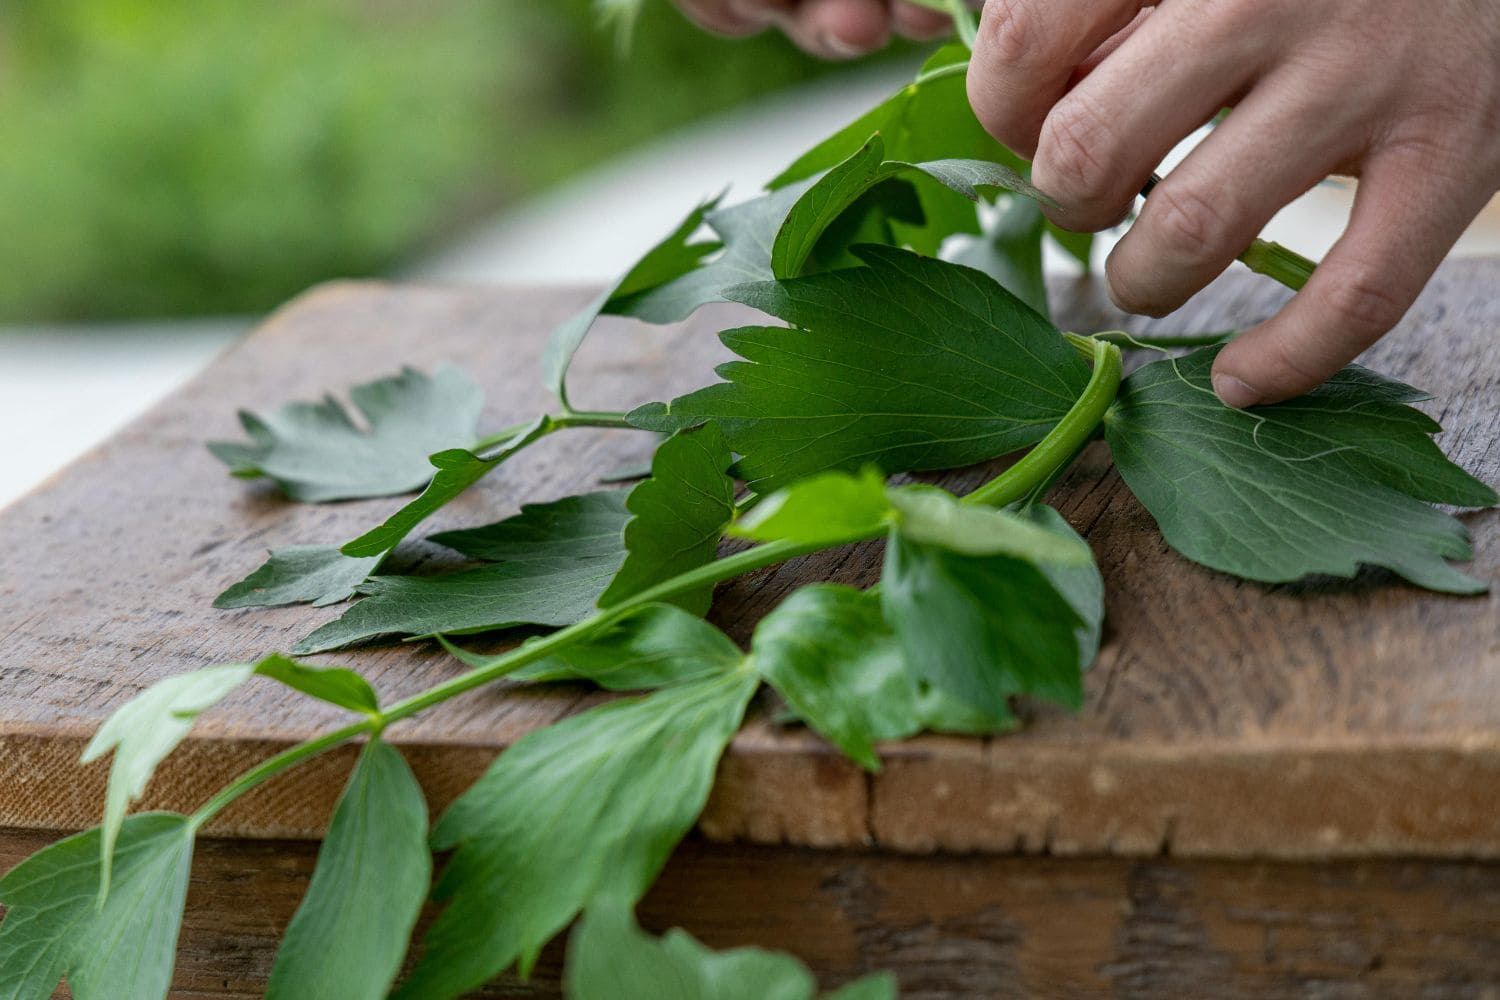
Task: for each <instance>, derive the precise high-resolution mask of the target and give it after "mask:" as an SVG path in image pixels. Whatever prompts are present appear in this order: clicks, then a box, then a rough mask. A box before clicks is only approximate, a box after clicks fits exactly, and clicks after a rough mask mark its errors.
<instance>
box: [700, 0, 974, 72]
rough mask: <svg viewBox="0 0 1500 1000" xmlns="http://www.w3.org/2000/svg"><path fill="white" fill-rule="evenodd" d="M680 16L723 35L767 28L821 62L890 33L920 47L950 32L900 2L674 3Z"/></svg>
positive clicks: (864, 48) (938, 17)
mask: <svg viewBox="0 0 1500 1000" xmlns="http://www.w3.org/2000/svg"><path fill="white" fill-rule="evenodd" d="M677 5H678V6H679V7H681V8H682V11H683V13H684V14H686V15H687V16H688V17H690V18H691V19H692V20H694V21H696V22H697V23H698V24H700V25H702V26H703V27H705V28H707V29H708V30H710V31H716V32H718V33H719V34H723V35H736V36H739V35H753V34H756V33H758V32H760V31H763V30H765V29H766V28H768V27H771V26H773V25H774V26H777V27H779V28H781V30H782V31H784V32H786V34H787V37H788V38H790V39H791V40H792V41H793V42H795V43H796V44H797V45H798V46H800V47H801V48H803V49H805V50H807V51H808V52H810V53H812V54H813V55H816V56H821V57H823V58H824V59H853V58H856V57H858V56H862V55H865V54H867V53H869V52H873V51H874V50H876V49H878V48H880V47H882V46H883V45H885V43H886V42H887V41H889V40H890V37H891V32H892V31H894V32H895V33H896V34H899V35H903V36H905V37H907V38H912V39H916V40H918V41H923V40H926V39H931V38H937V37H940V36H942V35H944V34H947V32H948V31H949V30H950V25H949V21H948V18H947V16H946V15H944V14H940V13H938V12H937V11H934V10H929V9H928V8H926V7H920V6H918V5H917V4H914V3H906V2H904V0H677Z"/></svg>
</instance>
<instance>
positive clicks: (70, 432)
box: [0, 66, 1500, 505]
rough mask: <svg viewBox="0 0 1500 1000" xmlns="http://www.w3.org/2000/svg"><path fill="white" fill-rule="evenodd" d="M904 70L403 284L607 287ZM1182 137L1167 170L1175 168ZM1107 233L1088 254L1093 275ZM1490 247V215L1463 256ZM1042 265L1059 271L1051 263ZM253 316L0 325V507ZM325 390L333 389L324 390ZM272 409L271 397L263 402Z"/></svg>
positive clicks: (640, 160) (721, 137) (1347, 196)
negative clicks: (697, 213)
mask: <svg viewBox="0 0 1500 1000" xmlns="http://www.w3.org/2000/svg"><path fill="white" fill-rule="evenodd" d="M911 71H912V68H911V67H909V66H885V67H881V68H879V69H875V70H866V71H863V72H854V73H846V74H840V75H838V76H837V77H836V78H834V79H827V80H823V81H820V82H818V83H816V84H813V85H809V86H805V87H801V88H798V89H795V90H792V91H788V92H785V93H782V94H778V95H773V96H771V97H769V98H767V99H765V100H762V101H760V102H758V103H754V104H751V105H747V106H745V107H744V108H742V109H739V110H736V111H734V112H732V113H729V114H726V115H724V116H722V117H719V118H716V119H713V120H711V121H708V122H706V123H703V124H700V125H696V126H693V127H691V128H687V129H684V130H682V131H679V132H677V133H675V134H672V135H670V136H667V137H665V138H663V139H661V140H659V141H657V142H654V143H652V144H651V145H649V146H646V147H643V148H641V149H640V150H638V151H636V152H633V153H631V154H629V155H627V156H624V157H621V158H619V159H617V160H615V161H613V162H611V163H609V164H607V165H605V166H603V167H601V168H599V169H597V170H595V171H593V172H591V173H589V174H587V175H584V176H581V177H579V178H576V179H574V180H572V181H570V182H568V183H566V184H563V185H560V186H558V187H556V188H554V189H553V190H551V191H548V192H546V193H545V194H542V195H540V196H538V197H537V198H535V199H533V200H531V201H529V202H527V203H524V204H521V205H518V206H516V207H514V208H513V209H511V210H510V211H508V212H506V213H504V214H503V215H501V216H500V217H498V218H495V219H492V220H489V221H487V222H484V223H482V224H480V225H479V226H477V227H476V229H475V230H474V231H473V232H472V233H470V234H469V235H467V236H465V237H462V238H460V239H458V240H456V241H455V242H454V243H453V245H452V246H451V247H449V248H447V249H444V250H442V251H440V252H438V253H436V254H434V255H432V256H431V257H430V258H429V259H426V260H422V261H417V262H414V263H413V264H412V265H411V266H410V267H409V268H407V269H405V270H404V271H402V272H401V273H399V274H398V275H397V277H398V278H402V279H408V280H417V281H420V280H438V281H443V282H455V281H456V282H467V283H479V284H505V283H520V284H538V283H542V284H548V283H559V284H580V283H596V284H603V283H605V282H607V281H609V280H610V279H612V278H613V277H615V276H616V275H617V274H619V273H620V272H621V271H623V270H624V269H625V268H626V267H628V266H629V265H630V264H631V263H632V262H633V261H634V260H635V258H636V257H637V256H639V254H640V253H641V252H642V251H643V250H644V249H646V248H647V247H649V246H650V245H651V244H652V243H654V242H655V241H656V240H657V239H658V238H659V237H660V236H662V235H664V234H665V233H666V232H668V231H669V230H670V229H671V228H672V227H673V225H674V224H675V223H676V221H677V220H678V219H679V218H681V216H682V215H683V214H684V213H685V212H686V211H687V210H688V209H689V208H691V207H692V206H693V205H694V204H696V203H697V202H698V201H699V200H701V199H702V198H703V197H704V196H706V195H712V194H715V193H717V192H719V191H720V190H722V189H724V188H725V187H726V186H729V187H730V188H731V195H730V200H731V201H734V200H740V199H743V198H746V197H750V196H752V195H753V194H754V193H755V191H756V190H757V189H758V188H759V186H760V185H761V184H762V183H763V182H764V181H765V180H766V179H768V178H770V177H772V176H774V175H775V174H776V173H777V172H779V171H780V170H781V168H782V167H784V166H785V165H786V164H787V163H789V162H791V160H793V159H794V158H795V157H796V156H797V155H798V154H799V153H800V152H801V151H803V150H804V149H806V148H807V147H809V146H811V145H812V144H813V143H814V142H816V141H817V140H819V139H820V138H822V137H823V136H825V135H827V134H828V133H829V132H832V131H833V130H834V129H836V128H838V127H840V126H842V125H844V124H846V123H847V122H849V121H850V120H852V119H853V118H855V117H856V116H857V115H859V114H860V113H861V112H863V111H864V110H865V109H867V108H868V107H870V106H871V105H872V104H874V103H875V102H876V101H878V100H880V98H882V97H883V96H885V95H886V94H888V93H890V92H891V91H893V90H895V89H896V88H897V87H899V86H900V85H902V84H903V83H904V82H905V81H906V80H908V79H910V76H911ZM1195 142H1196V137H1194V138H1193V139H1190V140H1188V142H1186V143H1184V144H1183V146H1182V147H1181V148H1180V149H1179V150H1178V151H1176V152H1175V153H1174V154H1173V156H1172V157H1171V158H1169V159H1168V161H1167V166H1168V167H1170V165H1171V164H1172V163H1174V162H1177V161H1178V160H1180V159H1181V157H1182V155H1184V154H1185V152H1186V151H1187V150H1189V149H1190V148H1191V146H1192V145H1193V144H1194V143H1195ZM1351 197H1352V191H1351V189H1350V188H1348V187H1347V186H1344V185H1338V184H1332V183H1330V184H1325V185H1321V186H1319V187H1318V188H1315V189H1314V190H1313V191H1311V192H1309V193H1308V194H1307V195H1305V196H1304V197H1303V198H1301V199H1300V200H1298V201H1297V202H1295V203H1294V204H1293V205H1291V206H1289V207H1288V208H1286V209H1285V210H1283V211H1282V212H1281V213H1280V214H1279V215H1278V216H1277V217H1276V219H1275V220H1274V221H1273V222H1272V223H1271V225H1270V227H1269V228H1268V230H1267V232H1266V234H1265V235H1266V236H1267V237H1268V238H1270V239H1275V240H1279V241H1280V242H1282V243H1285V244H1286V245H1287V246H1289V247H1291V248H1293V249H1295V250H1298V251H1300V252H1302V253H1304V254H1307V255H1308V256H1311V257H1314V258H1316V257H1319V256H1321V255H1322V254H1323V253H1324V252H1326V251H1327V249H1328V247H1329V246H1330V245H1331V244H1332V243H1333V241H1334V240H1335V239H1336V238H1337V236H1338V233H1339V231H1340V230H1341V229H1342V227H1343V224H1344V220H1345V218H1346V217H1347V214H1348V209H1349V204H1350V200H1351ZM1111 242H1112V239H1111V238H1110V237H1109V236H1108V235H1106V236H1105V238H1104V239H1103V240H1101V241H1100V245H1099V246H1096V254H1098V255H1099V256H1097V257H1096V259H1095V263H1096V265H1097V264H1098V263H1099V262H1100V261H1102V260H1103V256H1102V255H1103V254H1104V253H1105V252H1107V247H1108V246H1109V245H1110V244H1111ZM1457 252H1458V253H1462V254H1481V253H1500V212H1495V211H1494V210H1493V208H1492V210H1491V212H1489V213H1487V214H1486V215H1485V216H1482V217H1481V219H1480V221H1479V222H1478V223H1476V225H1475V226H1474V227H1473V228H1472V229H1471V230H1470V232H1469V234H1468V235H1466V236H1465V238H1464V240H1463V241H1462V242H1461V244H1460V245H1459V248H1458V250H1457ZM1054 254H1055V255H1053V256H1049V258H1048V261H1047V264H1048V267H1049V269H1066V268H1068V267H1071V266H1072V265H1071V262H1067V261H1065V260H1064V259H1063V258H1062V256H1061V254H1056V253H1055V251H1054ZM251 324H252V321H251V320H249V319H237V318H228V319H210V320H200V321H170V322H161V323H132V324H128V325H121V326H90V327H49V328H31V329H19V330H0V505H4V504H5V503H8V502H9V501H10V500H12V499H14V498H15V497H17V496H20V495H21V494H22V493H24V492H25V491H27V490H28V489H30V488H32V487H33V486H35V485H36V484H38V483H40V482H41V481H43V480H44V479H46V477H47V476H49V475H51V474H52V473H53V472H55V471H56V470H58V469H60V468H61V467H63V466H64V465H66V464H67V463H68V462H70V461H72V460H73V459H74V458H76V457H77V456H78V455H80V454H82V453H83V452H84V451H86V450H87V449H88V448H90V447H91V446H93V445H94V444H96V443H98V442H100V441H102V440H103V439H104V438H105V437H107V436H108V435H109V434H110V433H112V432H113V431H114V430H116V429H118V428H119V427H120V426H122V425H123V424H125V423H126V422H128V421H129V420H130V419H131V418H133V417H135V416H136V415H138V414H139V413H141V412H142V411H144V410H145V409H147V408H148V407H149V406H150V405H151V404H152V403H154V402H156V401H157V400H159V399H161V398H162V397H163V396H165V395H166V394H167V393H168V392H170V391H171V390H172V389H173V388H175V387H176V386H178V385H180V384H181V383H182V382H184V381H186V380H187V379H188V378H190V377H191V376H192V375H193V374H195V373H196V372H198V371H199V370H200V369H202V368H203V366H205V365H206V364H208V362H209V361H211V360H212V359H213V357H214V356H215V355H216V354H217V353H218V352H219V351H221V350H222V349H223V348H224V347H226V346H227V345H228V344H230V343H231V342H232V341H233V340H234V339H235V338H236V337H238V336H240V335H241V334H242V333H243V332H244V331H245V330H246V329H248V328H249V326H250V325H251ZM330 388H337V387H335V386H330ZM281 402H282V401H281V400H269V399H268V400H266V401H265V405H266V407H267V408H271V407H274V406H276V405H279V403H281Z"/></svg>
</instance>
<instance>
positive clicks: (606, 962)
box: [563, 903, 896, 1000]
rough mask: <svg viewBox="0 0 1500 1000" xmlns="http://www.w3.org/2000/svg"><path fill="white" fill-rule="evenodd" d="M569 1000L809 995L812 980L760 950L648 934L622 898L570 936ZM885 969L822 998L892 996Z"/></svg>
mask: <svg viewBox="0 0 1500 1000" xmlns="http://www.w3.org/2000/svg"><path fill="white" fill-rule="evenodd" d="M563 986H564V990H565V995H566V996H567V998H568V1000H623V998H640V1000H645V998H648V997H649V998H650V1000H812V996H813V993H814V991H815V990H816V989H817V985H816V984H815V983H814V982H813V978H812V975H811V974H810V973H809V972H808V971H807V969H806V968H805V967H804V966H803V965H802V963H801V962H799V961H797V960H796V959H795V958H792V957H791V956H790V955H782V954H777V953H775V952H770V951H765V950H762V949H760V948H734V949H731V950H729V951H719V952H715V951H710V950H709V949H708V948H705V947H704V946H703V945H701V944H699V943H698V942H697V941H696V940H694V939H693V938H692V937H691V936H690V935H688V934H687V933H686V932H685V931H682V930H671V931H668V932H667V933H666V935H664V936H663V937H660V938H653V937H651V936H650V935H649V934H646V933H644V932H642V931H641V929H640V928H638V927H636V926H635V921H634V920H633V919H632V918H631V915H630V909H629V907H628V906H625V905H623V904H620V903H606V904H603V905H600V906H596V907H593V908H591V909H590V910H589V912H588V913H587V914H586V915H585V916H584V918H583V920H581V921H580V922H579V924H578V927H577V928H576V929H575V930H574V931H573V935H572V937H571V938H570V939H569V941H568V964H567V968H566V970H565V971H564V973H563ZM895 997H896V982H895V979H894V978H893V977H891V976H890V975H889V974H885V973H877V974H876V975H873V976H866V977H865V978H864V979H861V980H859V981H858V982H856V983H851V984H850V985H849V986H846V987H844V988H843V989H841V990H838V991H837V992H835V993H831V994H829V995H828V997H827V1000H895Z"/></svg>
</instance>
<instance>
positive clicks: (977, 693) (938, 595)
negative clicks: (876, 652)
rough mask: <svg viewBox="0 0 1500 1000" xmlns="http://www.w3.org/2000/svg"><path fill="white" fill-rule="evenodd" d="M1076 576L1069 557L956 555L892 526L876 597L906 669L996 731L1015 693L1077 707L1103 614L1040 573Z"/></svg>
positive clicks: (1073, 588) (1071, 586)
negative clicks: (1091, 640)
mask: <svg viewBox="0 0 1500 1000" xmlns="http://www.w3.org/2000/svg"><path fill="white" fill-rule="evenodd" d="M1039 523H1043V522H1039ZM1043 526H1045V525H1044V523H1043ZM1068 536H1071V537H1067V536H1060V537H1063V538H1064V540H1065V541H1066V543H1067V545H1068V546H1069V547H1073V546H1077V545H1081V543H1080V542H1078V540H1077V537H1076V536H1075V535H1072V533H1071V531H1069V532H1068ZM1085 568H1086V564H1083V565H1081V564H1079V563H1077V562H1076V561H1074V560H1071V559H1069V560H1066V561H1051V562H1043V561H1034V560H1031V559H1026V558H1020V557H1016V556H1012V555H965V554H961V553H958V552H954V551H952V550H950V549H948V548H946V547H944V546H943V545H942V544H939V543H938V542H935V541H918V540H916V539H913V538H910V537H907V536H906V535H904V534H903V532H902V531H901V530H900V529H899V528H898V529H897V530H895V531H893V532H892V534H891V539H890V542H889V544H888V545H887V547H886V559H885V570H884V573H883V574H882V577H881V589H880V597H881V602H882V606H883V608H884V611H885V616H886V620H887V621H889V622H890V623H891V626H892V628H893V629H894V630H895V632H896V635H897V638H898V640H899V641H900V643H901V647H902V649H903V651H904V652H905V654H906V659H907V663H908V664H909V665H910V667H911V668H912V669H913V670H915V671H916V672H917V673H918V675H919V676H920V677H921V678H922V679H923V680H925V681H927V682H928V683H929V684H931V685H932V687H933V688H934V689H936V690H937V691H939V692H941V693H942V694H944V695H946V696H947V697H949V698H952V699H955V700H956V701H957V702H959V703H960V704H964V705H967V706H971V707H972V708H973V710H974V711H975V712H978V713H981V714H982V715H983V716H984V717H985V718H987V719H988V720H990V721H991V723H992V724H993V725H995V726H997V727H998V726H1001V725H1003V724H1005V723H1007V722H1009V721H1011V715H1010V710H1009V700H1010V699H1011V698H1012V697H1013V696H1015V695H1020V694H1027V695H1033V696H1036V697H1041V698H1046V699H1048V700H1050V701H1055V702H1058V703H1060V704H1062V705H1064V706H1067V707H1070V708H1077V707H1078V706H1079V705H1080V704H1081V703H1082V699H1083V685H1082V672H1083V669H1084V668H1085V667H1086V666H1087V665H1088V660H1087V659H1085V658H1084V657H1085V654H1086V653H1087V652H1088V651H1089V650H1088V647H1087V645H1086V643H1085V641H1084V638H1083V637H1084V636H1085V635H1087V634H1090V633H1093V634H1097V633H1095V632H1094V630H1095V629H1096V628H1097V615H1100V614H1102V609H1097V608H1076V607H1075V606H1074V603H1073V601H1074V599H1076V598H1077V596H1079V595H1081V594H1083V593H1084V589H1083V588H1082V587H1079V586H1078V585H1077V583H1076V581H1073V582H1063V581H1059V582H1054V580H1053V578H1052V576H1051V575H1049V571H1052V572H1055V571H1056V570H1058V569H1071V570H1076V571H1083V570H1085ZM1091 615H1092V616H1094V617H1093V618H1092V620H1090V616H1091ZM1091 658H1092V657H1091V656H1089V659H1091Z"/></svg>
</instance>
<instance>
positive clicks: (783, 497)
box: [729, 465, 894, 546]
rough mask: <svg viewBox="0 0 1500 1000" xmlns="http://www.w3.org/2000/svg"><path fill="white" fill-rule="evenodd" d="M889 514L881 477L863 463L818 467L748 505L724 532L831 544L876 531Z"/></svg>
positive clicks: (754, 538) (761, 539)
mask: <svg viewBox="0 0 1500 1000" xmlns="http://www.w3.org/2000/svg"><path fill="white" fill-rule="evenodd" d="M893 516H894V508H892V507H891V502H890V500H889V499H888V498H887V497H886V491H885V477H883V476H882V475H881V474H880V471H879V470H878V469H876V468H875V467H874V466H868V465H867V466H865V467H864V468H863V469H861V470H860V472H859V474H858V475H850V474H849V473H847V472H823V473H819V474H817V475H814V476H808V477H807V478H806V479H799V480H797V481H796V482H795V483H793V484H792V485H790V486H788V487H786V488H785V489H783V490H779V491H777V492H775V493H773V494H771V495H770V496H768V497H766V498H765V499H764V500H762V501H761V502H760V503H758V504H756V505H755V506H754V507H752V508H751V509H750V512H749V513H748V514H746V515H745V516H743V517H741V518H740V519H739V520H738V521H736V522H735V524H734V527H733V528H731V529H730V532H729V533H730V534H732V535H735V536H737V537H740V538H748V539H751V540H752V541H757V542H776V541H787V542H797V543H799V544H808V545H826V546H833V545H840V544H843V543H845V542H852V541H858V540H859V539H862V538H868V537H869V536H870V535H871V534H872V533H874V534H879V533H881V532H883V531H884V530H885V527H886V526H887V525H888V524H890V522H891V519H892V517H893Z"/></svg>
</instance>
